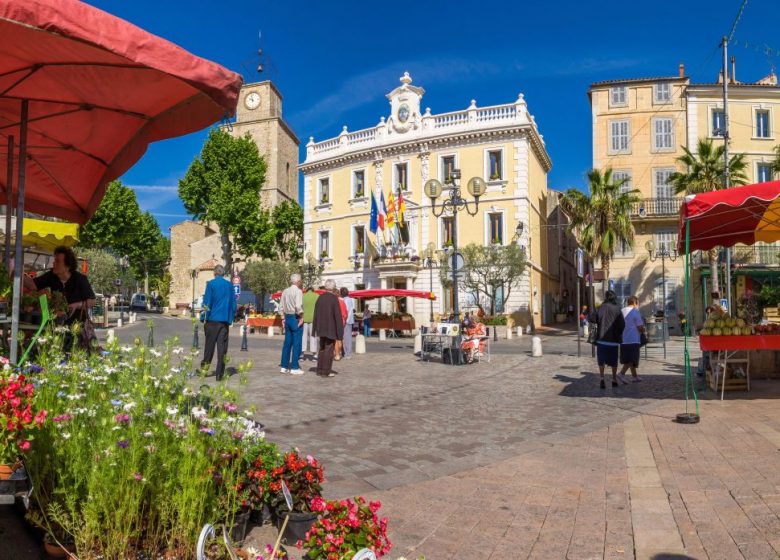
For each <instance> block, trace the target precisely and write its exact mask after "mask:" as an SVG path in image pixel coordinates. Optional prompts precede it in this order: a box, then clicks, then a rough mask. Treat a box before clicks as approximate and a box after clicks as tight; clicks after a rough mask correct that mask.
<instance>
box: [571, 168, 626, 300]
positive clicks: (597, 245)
mask: <svg viewBox="0 0 780 560" xmlns="http://www.w3.org/2000/svg"><path fill="white" fill-rule="evenodd" d="M588 182H589V185H588V188H589V191H590V194H586V193H584V192H582V191H580V190H578V189H568V190H567V191H566V192H565V193H564V195H563V198H562V199H561V205H562V207H563V210H564V212H566V214H567V215H568V216H569V219H570V222H569V228H568V229H569V231H570V232H573V233H574V235H575V237H576V238H577V242H578V243H579V244H580V247H582V248H583V249H584V250H585V251H586V252H587V253H588V254H589V255H590V256H591V258H593V259H594V260H595V259H600V260H601V266H602V268H603V269H604V282H603V290H604V291H606V287H607V285H608V284H609V265H610V263H611V261H612V257H613V256H614V254H615V249H617V248H618V247H619V246H621V245H622V244H626V245H628V246H630V247H633V246H634V225H633V224H632V223H631V218H630V212H631V205H632V204H634V203H636V202H639V190H637V189H633V190H628V191H627V190H625V189H624V188H623V186H624V184H625V182H626V180H625V179H622V180H614V179H613V178H612V169H611V168H609V167H608V168H607V169H606V170H604V173H601V171H599V170H598V169H591V170H590V171H589V172H588Z"/></svg>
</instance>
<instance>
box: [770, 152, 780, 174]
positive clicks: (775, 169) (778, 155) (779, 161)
mask: <svg viewBox="0 0 780 560" xmlns="http://www.w3.org/2000/svg"><path fill="white" fill-rule="evenodd" d="M773 149H774V151H775V159H774V160H772V166H771V168H770V169H771V170H772V175H777V174H778V173H780V145H777V146H775V147H774V148H773Z"/></svg>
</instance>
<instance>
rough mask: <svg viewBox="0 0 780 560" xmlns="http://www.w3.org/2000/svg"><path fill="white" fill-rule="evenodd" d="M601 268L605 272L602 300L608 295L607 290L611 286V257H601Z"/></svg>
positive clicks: (602, 282) (602, 283)
mask: <svg viewBox="0 0 780 560" xmlns="http://www.w3.org/2000/svg"><path fill="white" fill-rule="evenodd" d="M601 268H602V271H603V272H604V280H602V281H601V297H602V299H603V298H604V297H606V295H607V288H608V286H609V257H608V256H604V257H601Z"/></svg>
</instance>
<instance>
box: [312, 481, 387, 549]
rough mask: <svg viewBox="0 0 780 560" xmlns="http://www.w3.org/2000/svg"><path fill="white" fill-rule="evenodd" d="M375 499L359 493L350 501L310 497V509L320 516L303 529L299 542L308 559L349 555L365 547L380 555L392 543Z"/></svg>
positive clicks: (385, 520) (379, 505)
mask: <svg viewBox="0 0 780 560" xmlns="http://www.w3.org/2000/svg"><path fill="white" fill-rule="evenodd" d="M380 507H381V504H380V503H379V502H368V503H366V500H365V499H364V498H363V497H362V496H358V497H357V498H355V500H354V501H352V500H341V501H330V500H329V501H325V500H323V499H322V498H314V499H313V500H312V509H314V510H315V511H316V512H318V513H319V514H320V518H319V519H318V520H317V522H316V523H315V524H314V526H313V527H312V528H311V530H310V531H309V532H308V533H306V539H305V540H304V542H303V546H304V547H306V548H307V549H308V552H307V554H306V557H307V558H308V559H309V560H328V559H330V558H352V556H354V554H355V553H356V552H358V551H359V550H361V549H363V548H368V549H369V550H372V551H373V552H374V554H376V556H377V558H381V557H382V556H384V555H385V554H387V553H388V552H390V549H391V547H392V543H391V542H390V540H389V539H388V538H387V518H381V519H380V518H379V517H378V516H377V511H379V508H380Z"/></svg>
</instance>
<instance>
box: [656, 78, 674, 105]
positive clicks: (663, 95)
mask: <svg viewBox="0 0 780 560" xmlns="http://www.w3.org/2000/svg"><path fill="white" fill-rule="evenodd" d="M671 101H672V84H670V83H669V82H664V83H661V84H654V85H653V103H655V104H656V105H662V104H664V103H671Z"/></svg>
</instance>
